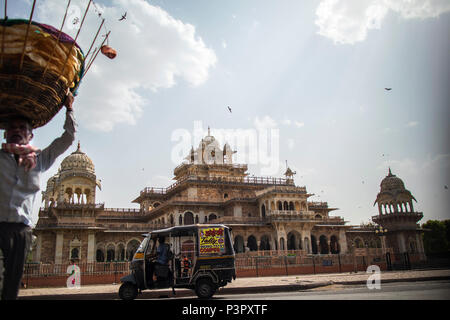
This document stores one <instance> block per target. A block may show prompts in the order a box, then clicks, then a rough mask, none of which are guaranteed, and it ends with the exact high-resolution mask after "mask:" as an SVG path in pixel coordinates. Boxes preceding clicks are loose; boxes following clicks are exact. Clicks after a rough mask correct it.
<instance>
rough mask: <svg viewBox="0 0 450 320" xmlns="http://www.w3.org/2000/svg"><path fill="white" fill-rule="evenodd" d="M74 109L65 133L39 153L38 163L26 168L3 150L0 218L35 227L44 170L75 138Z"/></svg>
mask: <svg viewBox="0 0 450 320" xmlns="http://www.w3.org/2000/svg"><path fill="white" fill-rule="evenodd" d="M75 125H76V124H75V119H74V116H73V111H67V112H66V121H65V123H64V133H63V134H62V135H61V137H59V138H56V139H55V140H53V142H52V143H51V144H50V145H49V146H48V147H47V148H45V149H44V150H42V151H41V152H38V153H37V156H36V167H35V168H34V169H32V170H30V171H28V172H27V171H25V169H24V166H23V165H21V166H19V165H18V164H17V161H16V160H15V158H14V155H13V154H12V153H9V152H6V151H3V150H0V222H17V223H24V224H26V225H28V226H30V227H34V225H35V224H36V222H37V221H34V220H35V219H34V218H33V204H34V201H35V198H36V195H37V194H38V192H39V190H40V181H39V179H40V176H41V173H42V172H44V171H46V170H48V169H49V168H50V167H51V166H52V164H53V163H54V162H55V160H56V158H57V157H58V156H60V155H61V154H63V153H64V152H65V151H66V150H67V148H69V147H70V145H71V144H72V142H73V141H74V140H75V131H76V130H75Z"/></svg>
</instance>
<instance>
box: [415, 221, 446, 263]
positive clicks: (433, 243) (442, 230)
mask: <svg viewBox="0 0 450 320" xmlns="http://www.w3.org/2000/svg"><path fill="white" fill-rule="evenodd" d="M422 228H423V229H425V233H424V234H423V245H424V249H425V254H427V255H430V254H431V255H433V254H443V253H448V252H449V249H450V239H449V235H450V220H444V221H439V220H428V221H427V222H426V223H424V224H422Z"/></svg>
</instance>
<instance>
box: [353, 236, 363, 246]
mask: <svg viewBox="0 0 450 320" xmlns="http://www.w3.org/2000/svg"><path fill="white" fill-rule="evenodd" d="M355 248H364V242H363V241H362V240H361V239H360V238H356V239H355Z"/></svg>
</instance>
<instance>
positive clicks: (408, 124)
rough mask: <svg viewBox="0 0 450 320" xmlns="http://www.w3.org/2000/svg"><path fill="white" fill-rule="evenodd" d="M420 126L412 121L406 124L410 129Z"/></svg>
mask: <svg viewBox="0 0 450 320" xmlns="http://www.w3.org/2000/svg"><path fill="white" fill-rule="evenodd" d="M418 124H419V122H417V121H410V122H408V123H407V124H406V126H407V127H408V128H412V127H416V126H417V125H418Z"/></svg>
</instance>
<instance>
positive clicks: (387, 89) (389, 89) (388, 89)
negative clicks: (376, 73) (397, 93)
mask: <svg viewBox="0 0 450 320" xmlns="http://www.w3.org/2000/svg"><path fill="white" fill-rule="evenodd" d="M384 90H386V91H391V90H392V88H384Z"/></svg>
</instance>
